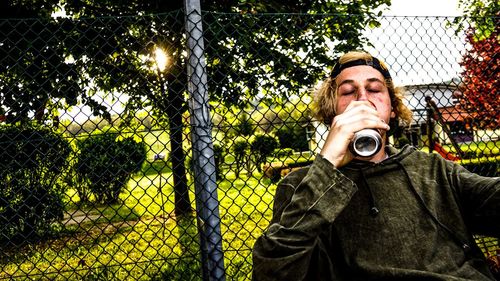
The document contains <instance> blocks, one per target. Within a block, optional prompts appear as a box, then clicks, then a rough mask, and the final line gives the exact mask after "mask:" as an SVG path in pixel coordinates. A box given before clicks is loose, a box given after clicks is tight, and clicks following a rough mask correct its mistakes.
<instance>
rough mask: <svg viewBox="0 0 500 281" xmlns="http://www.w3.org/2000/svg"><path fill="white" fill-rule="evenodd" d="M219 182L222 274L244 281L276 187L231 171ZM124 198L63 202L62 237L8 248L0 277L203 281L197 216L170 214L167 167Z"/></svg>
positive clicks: (135, 182) (136, 181) (137, 182)
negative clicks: (104, 202) (110, 201)
mask: <svg viewBox="0 0 500 281" xmlns="http://www.w3.org/2000/svg"><path fill="white" fill-rule="evenodd" d="M146 169H151V167H148V168H146ZM160 170H162V169H160ZM218 186H219V189H218V197H219V201H220V216H221V220H222V225H221V232H222V236H223V245H222V246H223V251H224V258H225V259H224V264H225V269H226V277H227V279H228V280H249V279H250V274H251V264H252V261H251V249H252V246H253V243H254V241H255V239H256V238H257V237H258V236H259V235H260V234H261V233H262V230H263V229H265V227H266V226H267V224H268V222H269V220H270V217H271V215H272V210H271V207H272V199H273V196H274V191H275V188H276V186H275V185H274V184H271V183H270V181H269V180H267V179H262V178H261V176H260V175H256V174H253V175H250V176H249V177H246V176H245V175H243V176H241V175H240V178H238V179H236V178H235V176H234V173H232V172H228V173H226V175H225V179H224V180H223V181H221V182H219V184H218ZM192 189H193V188H191V194H190V198H191V200H192V201H194V194H193V191H192ZM121 199H122V201H123V204H116V205H112V206H87V207H85V208H81V209H76V206H77V205H76V204H68V206H70V207H71V208H72V209H70V210H68V214H69V215H68V216H67V218H66V221H65V228H64V230H63V231H62V232H61V236H60V237H58V238H57V239H50V240H49V241H46V242H43V243H38V244H34V245H25V246H21V247H18V248H16V249H15V250H12V249H11V250H7V249H5V251H4V253H5V254H4V256H3V257H2V258H0V279H10V278H13V277H19V278H21V279H31V278H34V279H40V278H41V279H49V280H66V279H68V278H69V279H77V280H199V279H201V269H200V264H199V261H198V260H199V255H200V254H199V247H198V241H199V240H198V236H197V227H196V220H195V218H193V217H188V218H183V219H180V218H175V216H174V215H173V209H174V204H173V190H172V178H171V174H170V171H167V172H163V173H156V174H155V173H152V172H151V171H147V170H146V171H145V173H142V174H140V175H136V176H135V177H134V178H132V179H131V180H130V181H129V183H128V187H127V190H126V192H124V193H123V194H122V195H121ZM193 208H195V203H194V202H193Z"/></svg>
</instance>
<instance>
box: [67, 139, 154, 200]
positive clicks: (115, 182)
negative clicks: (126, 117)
mask: <svg viewBox="0 0 500 281" xmlns="http://www.w3.org/2000/svg"><path fill="white" fill-rule="evenodd" d="M78 148H79V150H80V151H79V152H80V153H79V155H78V159H77V161H76V164H75V172H76V174H77V175H78V177H77V181H79V182H78V183H77V184H82V185H88V186H89V189H90V190H91V191H92V193H93V194H94V195H95V197H96V201H97V202H99V203H116V202H117V201H118V197H119V195H120V193H121V191H122V189H123V188H124V187H125V184H126V183H127V181H128V179H129V177H130V176H131V175H132V174H133V173H135V172H138V171H140V169H141V166H142V164H143V163H144V161H145V160H146V147H145V145H144V143H142V142H141V143H138V142H136V141H135V140H134V139H133V138H132V137H130V138H120V137H118V138H117V136H116V134H113V133H102V134H98V135H92V136H90V137H88V138H86V139H84V140H83V141H80V142H79V143H78Z"/></svg>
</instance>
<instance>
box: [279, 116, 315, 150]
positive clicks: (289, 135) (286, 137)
mask: <svg viewBox="0 0 500 281" xmlns="http://www.w3.org/2000/svg"><path fill="white" fill-rule="evenodd" d="M276 137H277V138H278V140H279V143H280V146H281V148H291V149H293V150H295V151H306V150H309V143H308V141H307V130H306V128H305V127H302V126H301V125H300V124H299V123H289V124H288V123H285V124H284V125H283V126H282V127H280V128H279V129H278V130H277V131H276Z"/></svg>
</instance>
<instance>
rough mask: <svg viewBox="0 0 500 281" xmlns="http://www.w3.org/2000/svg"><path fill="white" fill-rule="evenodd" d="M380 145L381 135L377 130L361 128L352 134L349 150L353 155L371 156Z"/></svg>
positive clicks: (377, 150)
mask: <svg viewBox="0 0 500 281" xmlns="http://www.w3.org/2000/svg"><path fill="white" fill-rule="evenodd" d="M381 147H382V137H381V136H380V134H379V132H378V131H377V130H374V129H363V130H361V131H358V132H356V133H355V134H354V139H353V140H352V141H351V143H350V145H349V150H350V151H351V153H352V154H354V155H355V156H361V157H372V156H373V155H375V154H376V153H377V152H379V151H380V148H381Z"/></svg>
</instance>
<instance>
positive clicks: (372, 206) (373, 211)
mask: <svg viewBox="0 0 500 281" xmlns="http://www.w3.org/2000/svg"><path fill="white" fill-rule="evenodd" d="M359 171H360V173H361V178H362V179H363V183H364V184H365V186H366V189H367V190H368V197H369V200H370V211H369V212H370V215H371V216H372V217H376V216H377V215H378V213H380V211H379V209H378V208H377V205H376V204H375V197H374V196H373V192H372V190H371V188H370V186H369V185H368V182H367V181H366V176H365V173H364V172H363V169H359Z"/></svg>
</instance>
